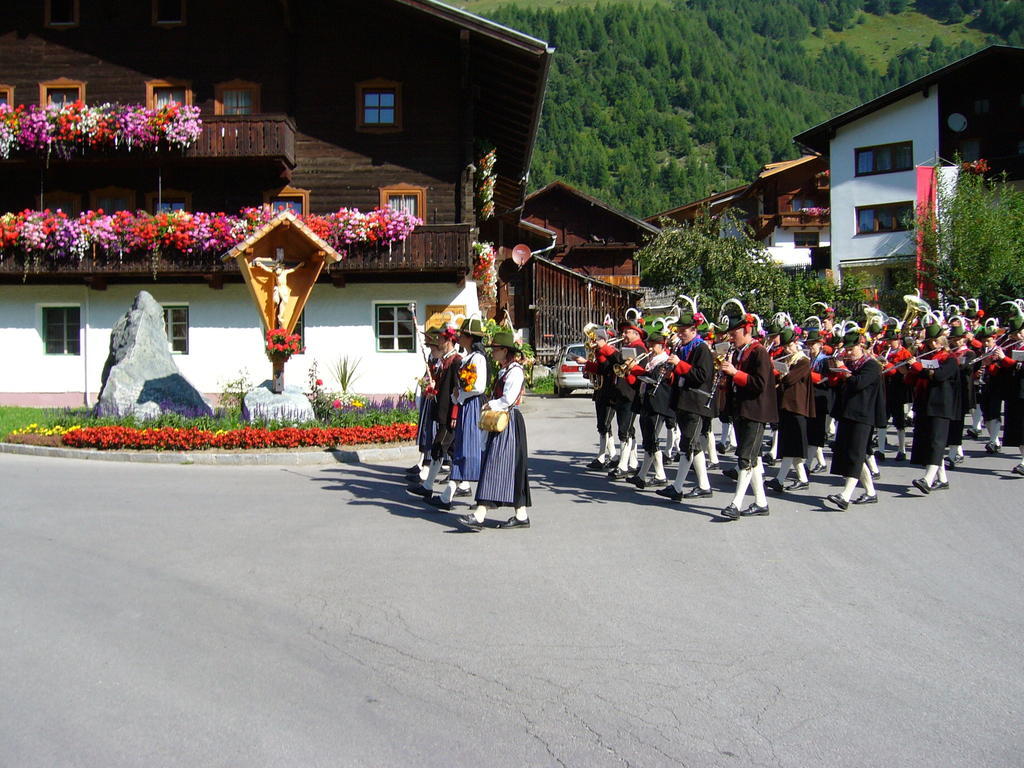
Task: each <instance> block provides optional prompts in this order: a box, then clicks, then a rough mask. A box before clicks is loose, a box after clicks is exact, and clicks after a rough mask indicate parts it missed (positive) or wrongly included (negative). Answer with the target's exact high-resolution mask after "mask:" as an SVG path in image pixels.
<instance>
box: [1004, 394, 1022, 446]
mask: <svg viewBox="0 0 1024 768" xmlns="http://www.w3.org/2000/svg"><path fill="white" fill-rule="evenodd" d="M1003 445H1005V446H1008V447H1012V448H1019V447H1020V446H1021V445H1024V400H1022V399H1021V398H1019V397H1015V398H1013V399H1011V400H1007V401H1006V423H1005V424H1003Z"/></svg>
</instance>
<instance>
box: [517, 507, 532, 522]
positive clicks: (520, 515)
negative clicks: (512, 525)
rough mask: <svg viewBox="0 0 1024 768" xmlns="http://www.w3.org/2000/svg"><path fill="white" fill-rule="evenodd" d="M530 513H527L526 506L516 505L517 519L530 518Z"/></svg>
mask: <svg viewBox="0 0 1024 768" xmlns="http://www.w3.org/2000/svg"><path fill="white" fill-rule="evenodd" d="M528 519H529V515H527V514H526V507H516V520H528Z"/></svg>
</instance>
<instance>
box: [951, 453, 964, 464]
mask: <svg viewBox="0 0 1024 768" xmlns="http://www.w3.org/2000/svg"><path fill="white" fill-rule="evenodd" d="M953 463H954V464H963V463H964V457H963V456H961V455H960V454H959V453H958V454H957V455H956V456H954V457H953Z"/></svg>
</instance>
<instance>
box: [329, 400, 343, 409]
mask: <svg viewBox="0 0 1024 768" xmlns="http://www.w3.org/2000/svg"><path fill="white" fill-rule="evenodd" d="M331 405H333V406H334V407H335V408H341V400H335V401H334V402H333V403H331Z"/></svg>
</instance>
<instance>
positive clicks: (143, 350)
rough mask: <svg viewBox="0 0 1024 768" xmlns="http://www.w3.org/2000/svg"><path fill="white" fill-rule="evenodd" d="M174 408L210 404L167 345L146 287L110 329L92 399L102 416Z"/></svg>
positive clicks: (150, 414) (147, 415) (202, 409)
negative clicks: (107, 348) (100, 376)
mask: <svg viewBox="0 0 1024 768" xmlns="http://www.w3.org/2000/svg"><path fill="white" fill-rule="evenodd" d="M167 411H173V412H175V413H182V414H186V415H189V416H209V415H212V414H213V409H212V408H211V407H210V404H209V403H208V402H206V400H205V399H204V398H203V396H202V394H200V393H199V391H198V390H197V389H196V388H195V387H193V386H192V384H190V383H189V381H188V379H186V378H185V377H184V376H182V375H181V372H180V371H179V370H178V366H177V365H176V364H175V362H174V358H173V357H172V356H171V351H170V349H169V348H168V346H167V332H166V331H165V330H164V311H163V308H162V307H161V306H160V304H159V303H157V301H156V299H154V298H153V297H152V296H151V295H150V294H149V293H148V292H147V291H140V292H139V295H138V296H136V297H135V302H134V303H133V304H132V308H131V309H129V310H128V312H127V313H126V314H125V316H124V317H122V318H121V319H120V320H118V321H117V323H116V324H115V325H114V328H113V330H112V331H111V332H110V354H109V355H108V356H107V362H106V364H105V365H104V366H103V383H102V384H101V385H100V396H99V400H98V401H97V403H96V412H97V413H98V414H99V415H101V416H135V417H136V418H140V419H151V418H155V417H156V416H159V415H160V414H161V413H163V412H167Z"/></svg>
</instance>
